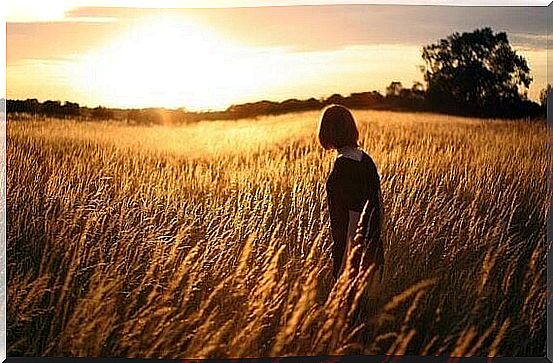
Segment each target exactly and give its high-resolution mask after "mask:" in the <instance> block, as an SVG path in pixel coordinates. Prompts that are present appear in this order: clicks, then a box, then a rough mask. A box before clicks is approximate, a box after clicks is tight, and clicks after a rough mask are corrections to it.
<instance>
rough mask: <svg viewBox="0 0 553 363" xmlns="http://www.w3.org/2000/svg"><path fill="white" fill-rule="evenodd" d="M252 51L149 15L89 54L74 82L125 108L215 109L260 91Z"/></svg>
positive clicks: (206, 31)
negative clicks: (244, 95)
mask: <svg viewBox="0 0 553 363" xmlns="http://www.w3.org/2000/svg"><path fill="white" fill-rule="evenodd" d="M251 52H252V51H251V50H249V49H248V48H246V47H244V46H240V45H238V44H235V43H233V42H231V41H229V40H228V39H225V38H224V37H223V36H221V35H219V34H216V33H215V32H213V31H210V30H209V29H207V28H205V27H202V26H200V25H199V24H197V23H194V22H192V21H183V20H182V19H179V18H173V17H168V16H163V17H161V16H158V17H155V18H152V17H149V18H147V19H143V20H142V21H140V22H139V23H137V24H131V25H129V27H128V28H127V29H126V30H125V31H124V32H122V34H121V35H120V36H119V37H116V38H115V39H114V40H113V41H112V42H111V44H109V45H108V46H106V47H105V48H102V49H97V50H95V51H94V52H92V53H89V54H87V55H86V56H85V57H84V59H83V61H82V62H81V66H80V67H78V68H77V72H78V73H79V74H77V75H76V77H75V78H77V79H81V81H82V83H83V84H82V87H84V88H87V89H88V90H89V92H92V93H95V94H96V95H97V96H101V98H103V99H110V100H113V101H114V102H116V103H117V104H120V105H123V106H125V107H143V106H145V105H146V106H148V105H150V106H154V105H165V106H168V107H181V106H186V107H188V108H190V109H209V108H213V109H216V108H221V107H224V106H226V105H228V103H229V102H230V101H231V100H232V99H234V97H235V95H236V94H244V93H246V94H247V93H248V90H256V89H257V90H259V89H260V88H262V85H261V84H259V83H258V82H256V77H255V76H254V75H253V74H252V72H251V70H252V69H255V64H252V60H253V61H255V57H251Z"/></svg>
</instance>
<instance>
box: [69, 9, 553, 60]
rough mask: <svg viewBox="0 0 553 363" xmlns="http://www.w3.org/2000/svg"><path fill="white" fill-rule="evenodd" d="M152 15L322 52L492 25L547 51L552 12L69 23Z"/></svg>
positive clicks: (287, 12) (194, 12)
mask: <svg viewBox="0 0 553 363" xmlns="http://www.w3.org/2000/svg"><path fill="white" fill-rule="evenodd" d="M153 14H156V15H160V14H170V15H172V16H181V17H182V18H183V19H193V20H195V21H199V22H201V23H202V24H204V25H205V26H206V27H208V28H210V29H215V30H217V31H218V32H220V33H221V34H223V35H224V36H226V37H229V38H232V39H234V40H237V41H239V42H242V43H245V44H249V45H254V46H278V47H287V48H288V49H291V50H295V51H321V50H330V49H340V48H343V47H344V46H349V45H362V44H410V45H413V44H415V45H420V46H422V45H424V44H427V43H429V42H432V41H436V40H437V39H439V38H441V37H445V36H447V35H449V34H451V33H452V32H454V31H471V30H473V29H475V28H478V27H483V26H491V27H492V28H493V29H494V30H497V31H506V32H507V33H508V34H510V35H513V36H512V37H511V39H512V41H513V42H515V43H517V44H518V45H520V46H522V47H529V48H532V49H535V48H545V47H546V30H547V21H548V15H549V14H548V12H547V11H546V8H539V7H495V8H494V7H449V6H395V5H329V6H293V7H262V8H225V9H144V8H96V7H83V8H76V9H72V10H70V11H68V12H66V17H68V18H74V19H79V18H85V19H86V18H91V19H94V18H111V19H116V20H117V21H120V22H125V21H133V20H136V19H139V18H141V17H145V16H151V15H153Z"/></svg>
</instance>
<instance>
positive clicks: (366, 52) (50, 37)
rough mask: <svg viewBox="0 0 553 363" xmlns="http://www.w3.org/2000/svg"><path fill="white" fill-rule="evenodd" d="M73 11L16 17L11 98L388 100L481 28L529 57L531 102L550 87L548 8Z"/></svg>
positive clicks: (179, 103)
mask: <svg viewBox="0 0 553 363" xmlns="http://www.w3.org/2000/svg"><path fill="white" fill-rule="evenodd" d="M30 1H32V0H24V1H21V2H20V4H23V5H25V3H29V2H30ZM283 1H284V0H283ZM251 2H252V3H253V0H252V1H251ZM72 3H74V2H72V1H70V0H64V1H60V3H59V4H58V5H57V6H52V3H51V2H48V4H47V5H46V7H49V11H46V7H43V8H44V11H38V10H40V6H39V5H36V6H38V8H37V7H35V8H32V7H27V9H31V8H32V9H34V11H28V10H24V8H23V7H20V8H12V9H11V10H9V11H8V24H7V71H6V72H7V97H8V98H20V99H24V98H38V99H39V100H45V99H59V100H62V101H64V100H69V101H76V102H79V103H80V104H82V105H89V106H96V105H99V104H101V105H105V106H111V107H149V106H162V107H172V108H176V107H186V108H188V109H194V110H197V109H222V108H226V107H228V106H229V105H231V104H233V103H242V102H248V101H257V100H261V99H271V100H284V99H286V98H293V97H295V98H308V97H312V96H313V97H324V96H328V95H331V94H333V93H342V94H344V95H346V94H349V93H351V92H358V91H368V90H373V89H376V90H380V91H384V88H385V87H386V85H388V84H389V83H390V82H391V81H394V80H399V81H401V82H403V83H404V84H405V85H406V86H410V85H411V83H412V82H413V81H422V76H421V73H420V71H419V69H418V66H419V65H421V64H422V59H421V57H420V50H421V47H422V46H423V45H425V44H429V43H431V42H435V41H437V40H438V39H440V38H442V37H445V36H447V35H449V34H450V33H451V32H453V31H467V30H473V29H474V28H476V27H481V26H492V28H493V29H494V30H501V31H507V33H508V34H509V39H510V41H511V43H512V44H513V46H514V48H515V49H517V50H518V51H519V52H520V53H521V54H523V55H524V56H525V57H526V59H527V60H528V62H529V64H530V67H531V70H532V75H533V76H534V82H533V85H532V87H531V88H530V96H531V97H532V98H536V97H537V95H538V94H539V91H540V89H541V88H543V87H544V86H545V84H546V41H545V39H546V24H547V16H546V14H545V10H544V9H543V8H472V7H470V8H469V7H414V6H377V5H356V6H346V5H336V6H316V7H313V6H294V7H264V8H233V9H144V8H113V7H111V8H102V7H98V6H92V5H103V4H102V1H92V0H91V1H88V2H85V1H81V2H80V3H79V4H81V5H86V6H80V7H72V6H70V4H72ZM121 3H122V4H123V5H124V2H121ZM37 4H39V3H37ZM56 4H57V3H56ZM150 4H151V2H150ZM211 4H214V3H211ZM244 4H246V5H248V4H247V3H244ZM23 5H21V6H23ZM27 5H29V4H27ZM167 5H169V6H170V5H171V2H170V1H168V2H167Z"/></svg>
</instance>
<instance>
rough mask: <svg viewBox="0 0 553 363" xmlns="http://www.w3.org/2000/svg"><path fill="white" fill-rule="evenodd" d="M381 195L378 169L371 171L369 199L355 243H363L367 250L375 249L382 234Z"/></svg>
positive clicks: (358, 227)
mask: <svg viewBox="0 0 553 363" xmlns="http://www.w3.org/2000/svg"><path fill="white" fill-rule="evenodd" d="M381 204H382V203H381V195H380V177H379V176H378V173H377V171H376V167H374V170H372V171H371V176H370V183H369V195H368V199H367V201H366V203H365V206H364V207H363V212H362V213H361V217H360V219H359V224H358V226H357V232H356V236H355V241H356V242H359V243H363V244H364V245H365V246H366V248H368V249H374V246H371V245H372V244H375V243H378V241H379V239H380V232H381V218H382V205H381Z"/></svg>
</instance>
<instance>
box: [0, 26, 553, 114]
mask: <svg viewBox="0 0 553 363" xmlns="http://www.w3.org/2000/svg"><path fill="white" fill-rule="evenodd" d="M422 59H423V61H424V65H423V66H421V72H422V74H423V77H424V82H425V84H422V83H420V82H414V83H413V84H412V86H410V87H404V86H403V84H402V83H401V82H399V81H393V82H391V83H390V85H389V86H388V87H387V88H386V91H385V94H381V93H380V92H378V91H370V92H359V93H352V94H350V95H349V96H342V95H340V94H334V95H332V96H330V97H327V98H322V99H315V98H310V99H307V100H298V99H289V100H286V101H283V102H273V101H266V100H264V101H259V102H252V103H245V104H239V105H232V106H230V107H228V108H227V109H226V110H224V111H206V112H190V111H187V110H185V109H177V110H169V109H164V108H147V109H130V110H129V109H127V110H123V109H112V108H106V107H102V106H98V107H96V108H88V107H80V106H79V104H77V103H73V102H68V101H66V102H65V103H63V104H62V103H61V102H60V101H45V102H42V103H41V102H39V101H38V100H36V99H27V100H8V101H7V104H6V108H7V112H9V113H10V112H13V113H28V114H34V115H45V116H51V117H60V118H65V117H66V118H75V117H81V118H86V119H98V120H106V119H113V120H123V121H126V122H129V123H141V124H143V123H159V124H167V123H171V124H178V123H186V122H193V121H199V120H225V119H240V118H252V117H258V116H262V115H278V114H284V113H289V112H301V111H310V110H319V109H321V108H322V107H324V106H326V105H329V104H341V105H344V106H346V107H349V108H353V109H385V110H404V111H425V112H440V113H448V114H455V115H463V116H473V117H501V118H545V116H546V103H547V96H548V94H549V92H550V90H551V86H550V85H548V86H547V87H546V88H545V89H544V90H542V92H541V95H540V103H537V102H534V101H532V100H530V99H529V98H528V96H527V92H528V88H529V86H530V84H531V82H532V80H533V79H532V76H531V74H530V69H529V67H528V64H527V62H526V59H524V57H523V56H521V55H519V54H517V53H516V51H515V50H513V49H512V47H511V45H510V44H509V40H508V38H507V34H506V33H504V32H499V33H494V32H493V30H492V29H491V28H482V29H476V30H475V31H473V32H464V33H453V34H452V35H450V36H448V37H447V38H445V39H440V40H439V41H438V42H436V43H434V44H429V45H426V46H424V47H423V48H422Z"/></svg>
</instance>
